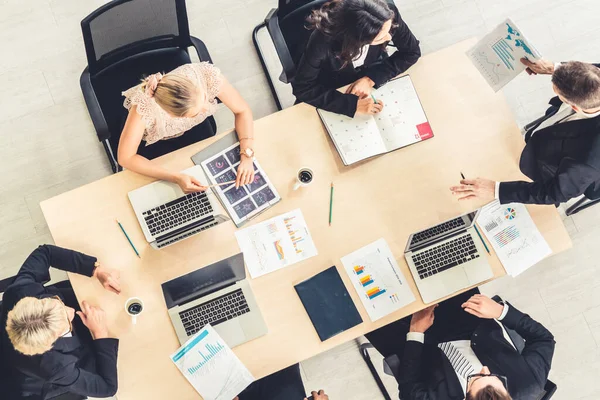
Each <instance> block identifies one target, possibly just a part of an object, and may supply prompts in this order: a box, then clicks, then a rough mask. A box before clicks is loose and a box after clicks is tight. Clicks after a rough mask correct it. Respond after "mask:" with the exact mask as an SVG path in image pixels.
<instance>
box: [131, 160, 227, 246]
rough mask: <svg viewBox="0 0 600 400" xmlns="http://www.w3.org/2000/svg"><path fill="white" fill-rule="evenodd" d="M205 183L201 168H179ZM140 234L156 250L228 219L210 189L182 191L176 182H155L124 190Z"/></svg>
mask: <svg viewBox="0 0 600 400" xmlns="http://www.w3.org/2000/svg"><path fill="white" fill-rule="evenodd" d="M182 172H183V173H185V174H188V175H191V176H193V177H195V178H196V179H198V181H199V182H200V183H201V184H202V185H204V186H208V185H209V184H208V180H207V178H206V176H205V175H204V172H203V171H202V167H201V166H199V165H196V166H194V167H192V168H188V169H186V170H185V171H182ZM128 196H129V201H130V202H131V206H132V207H133V210H134V211H135V215H136V217H137V219H138V222H139V224H140V226H141V227H142V231H143V232H144V236H145V237H146V240H147V241H148V243H150V245H151V246H152V247H153V248H155V249H159V248H162V247H166V246H169V245H172V244H174V243H177V242H178V241H180V240H182V239H186V238H188V237H190V236H192V235H195V234H197V233H199V232H202V231H204V230H206V229H208V228H211V227H213V226H215V225H218V224H220V223H223V222H225V221H228V220H229V218H228V217H227V216H226V215H225V213H224V210H223V207H222V206H221V204H220V203H219V202H218V201H217V200H216V199H215V196H214V195H213V193H212V192H210V191H206V192H201V193H200V192H198V193H190V194H185V193H183V191H182V190H181V188H180V187H179V185H177V184H176V183H172V182H166V181H157V182H154V183H151V184H149V185H146V186H143V187H141V188H139V189H136V190H133V191H131V192H129V193H128Z"/></svg>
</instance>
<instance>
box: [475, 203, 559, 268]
mask: <svg viewBox="0 0 600 400" xmlns="http://www.w3.org/2000/svg"><path fill="white" fill-rule="evenodd" d="M477 224H478V225H479V227H480V228H481V230H482V231H483V233H484V234H485V236H486V238H487V240H488V242H489V243H491V244H492V247H494V250H495V251H496V254H497V255H498V258H499V259H500V262H502V265H503V266H504V269H505V270H506V273H507V274H509V275H511V276H517V275H519V274H521V273H522V272H524V271H525V270H527V269H528V268H529V267H531V266H533V265H535V264H537V263H538V262H540V261H541V260H543V259H544V258H546V257H547V256H549V255H550V254H551V253H552V250H551V249H550V246H548V243H547V242H546V240H545V239H544V237H543V236H542V234H541V233H540V231H539V230H538V228H537V227H536V226H535V223H534V222H533V220H532V219H531V216H530V215H529V212H528V211H527V207H525V205H523V204H519V203H510V204H500V202H498V200H495V201H493V202H491V203H490V204H488V205H486V206H484V207H483V208H482V209H481V212H480V213H479V216H478V217H477Z"/></svg>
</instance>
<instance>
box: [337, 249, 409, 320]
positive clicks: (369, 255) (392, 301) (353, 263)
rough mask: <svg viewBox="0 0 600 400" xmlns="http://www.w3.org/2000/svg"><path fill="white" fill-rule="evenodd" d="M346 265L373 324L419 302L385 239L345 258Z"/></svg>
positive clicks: (345, 267)
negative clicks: (416, 301) (416, 300)
mask: <svg viewBox="0 0 600 400" xmlns="http://www.w3.org/2000/svg"><path fill="white" fill-rule="evenodd" d="M342 264H343V265H344V269H345V270H346V272H347V273H348V276H349V277H350V280H351V281H352V285H353V286H354V289H356V292H357V293H358V295H359V297H360V300H361V301H362V303H363V306H365V309H366V310H367V313H368V314H369V318H371V321H377V320H378V319H380V318H383V317H385V316H386V315H389V314H391V313H393V312H394V311H397V310H399V309H401V308H402V307H404V306H406V305H408V304H410V303H412V302H413V301H415V296H414V294H413V292H412V290H411V289H410V287H409V286H408V284H407V283H406V279H405V278H404V275H403V274H402V271H401V270H400V268H399V267H398V263H397V262H396V259H395V258H394V256H393V255H392V251H391V250H390V248H389V246H388V244H387V242H386V241H385V239H379V240H377V241H375V242H373V243H371V244H369V245H367V246H365V247H363V248H361V249H359V250H357V251H355V252H353V253H351V254H348V255H347V256H345V257H342Z"/></svg>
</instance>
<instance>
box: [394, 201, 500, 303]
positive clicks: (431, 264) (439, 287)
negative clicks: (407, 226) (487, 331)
mask: <svg viewBox="0 0 600 400" xmlns="http://www.w3.org/2000/svg"><path fill="white" fill-rule="evenodd" d="M478 214H479V210H477V211H476V212H472V213H468V214H464V215H461V216H459V217H456V218H454V219H451V220H448V221H445V222H442V223H441V224H438V225H435V226H433V227H431V228H429V229H425V230H424V231H421V232H417V233H413V234H412V235H410V237H409V238H408V244H407V245H406V249H405V250H404V256H405V257H406V261H407V263H408V267H409V269H410V272H411V273H412V275H413V278H414V280H415V283H416V284H417V288H418V289H419V293H420V294H421V298H422V299H423V302H425V303H432V302H435V301H436V300H440V299H441V298H444V297H446V296H449V295H451V294H453V293H455V292H457V291H459V290H462V289H465V288H467V287H470V286H473V285H477V284H479V283H482V282H484V281H486V280H488V279H490V278H492V277H493V276H494V273H493V272H492V267H491V266H490V264H489V263H488V261H487V258H486V257H485V250H484V248H483V244H482V243H481V240H479V238H478V237H476V236H477V234H476V232H475V228H474V224H475V219H476V218H477V215H478Z"/></svg>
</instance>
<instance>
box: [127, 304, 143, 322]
mask: <svg viewBox="0 0 600 400" xmlns="http://www.w3.org/2000/svg"><path fill="white" fill-rule="evenodd" d="M142 311H144V303H143V302H142V300H141V299H139V298H137V297H131V298H129V299H128V300H127V301H126V302H125V312H127V314H128V315H129V316H131V323H132V324H134V325H135V324H136V322H137V316H138V315H140V314H141V313H142Z"/></svg>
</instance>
